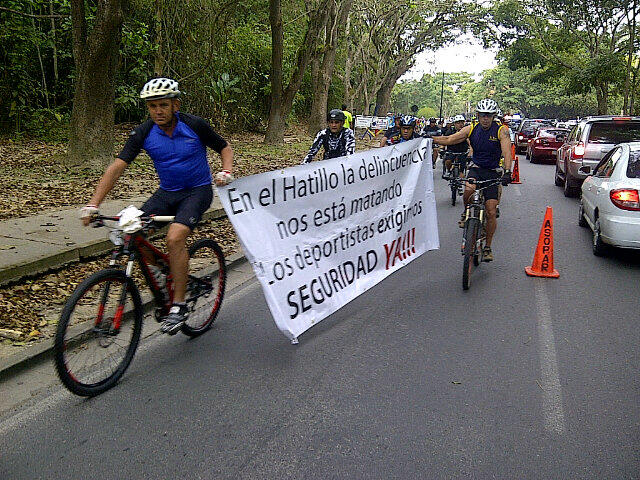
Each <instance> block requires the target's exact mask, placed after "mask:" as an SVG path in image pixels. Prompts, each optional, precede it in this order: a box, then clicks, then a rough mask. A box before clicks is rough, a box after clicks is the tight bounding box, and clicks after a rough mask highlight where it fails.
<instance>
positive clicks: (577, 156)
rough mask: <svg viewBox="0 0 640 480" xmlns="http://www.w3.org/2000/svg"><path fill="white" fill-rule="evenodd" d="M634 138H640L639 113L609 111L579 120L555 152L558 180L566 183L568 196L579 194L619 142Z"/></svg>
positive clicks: (561, 184) (631, 140) (633, 139)
mask: <svg viewBox="0 0 640 480" xmlns="http://www.w3.org/2000/svg"><path fill="white" fill-rule="evenodd" d="M633 141H640V117H623V116H616V115H608V116H598V117H587V118H585V119H583V120H580V122H578V124H577V125H576V126H575V127H574V128H573V130H571V133H569V136H568V137H567V139H566V140H565V142H564V144H563V145H562V146H561V147H560V148H559V149H558V152H557V154H556V173H555V184H556V185H558V186H561V187H563V189H564V194H565V196H567V197H573V196H575V195H577V194H578V192H579V191H580V185H581V184H582V182H583V181H584V179H585V178H587V175H588V174H589V173H590V172H592V171H593V169H594V168H595V166H596V165H598V163H599V162H600V160H602V157H604V156H605V155H606V154H607V153H608V152H609V151H610V150H611V149H612V148H613V147H614V146H615V145H617V144H618V143H623V142H633ZM583 167H585V168H583ZM586 167H588V168H586Z"/></svg>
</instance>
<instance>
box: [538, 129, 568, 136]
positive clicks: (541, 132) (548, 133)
mask: <svg viewBox="0 0 640 480" xmlns="http://www.w3.org/2000/svg"><path fill="white" fill-rule="evenodd" d="M567 133H569V130H546V129H544V130H543V129H540V130H539V131H538V134H539V135H540V136H543V135H544V136H545V137H556V136H558V135H566V134H567Z"/></svg>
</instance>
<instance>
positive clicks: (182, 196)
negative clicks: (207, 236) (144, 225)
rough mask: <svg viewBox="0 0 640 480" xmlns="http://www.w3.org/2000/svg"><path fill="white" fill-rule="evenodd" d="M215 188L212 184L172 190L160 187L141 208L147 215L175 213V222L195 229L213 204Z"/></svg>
mask: <svg viewBox="0 0 640 480" xmlns="http://www.w3.org/2000/svg"><path fill="white" fill-rule="evenodd" d="M212 201H213V188H212V187H211V185H203V186H201V187H195V188H190V189H187V190H179V191H177V192H170V191H168V190H163V189H161V188H159V189H158V190H157V191H156V193H154V194H153V195H152V196H151V198H149V200H147V201H146V202H144V205H142V208H141V210H142V211H143V212H144V213H146V214H147V215H175V217H176V219H175V220H174V222H175V223H180V224H182V225H186V226H187V227H189V228H190V229H191V230H193V229H194V228H195V227H196V225H197V224H198V222H199V221H200V220H201V219H202V215H203V214H204V212H206V211H207V209H208V208H209V207H210V206H211V202H212Z"/></svg>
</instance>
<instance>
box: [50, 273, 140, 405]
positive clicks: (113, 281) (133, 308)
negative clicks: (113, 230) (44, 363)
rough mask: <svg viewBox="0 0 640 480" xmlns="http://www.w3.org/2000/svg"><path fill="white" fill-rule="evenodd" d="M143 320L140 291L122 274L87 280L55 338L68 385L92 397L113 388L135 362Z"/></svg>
mask: <svg viewBox="0 0 640 480" xmlns="http://www.w3.org/2000/svg"><path fill="white" fill-rule="evenodd" d="M142 318H143V311H142V301H141V299H140V293H139V292H138V288H137V287H136V285H135V284H134V283H133V280H131V279H130V278H128V277H127V276H126V275H125V273H124V272H123V271H122V270H118V269H107V270H102V271H100V272H96V273H94V274H93V275H91V276H90V277H89V278H87V279H86V280H84V281H83V282H82V283H81V284H80V285H79V286H78V288H76V290H75V292H73V294H72V295H71V296H70V297H69V299H68V300H67V303H66V304H65V306H64V308H63V310H62V315H61V316H60V321H59V322H58V327H57V330H56V336H55V340H54V363H55V367H56V371H57V373H58V376H59V377H60V380H61V381H62V383H63V384H64V386H65V387H67V388H68V389H69V390H70V391H71V392H73V393H75V394H76V395H81V396H86V397H91V396H94V395H98V394H100V393H102V392H104V391H105V390H108V389H109V388H111V387H113V386H114V385H115V384H116V382H117V381H118V380H119V379H120V377H122V375H123V374H124V372H125V370H126V369H127V367H128V366H129V364H130V363H131V360H132V359H133V355H134V353H135V351H136V348H137V347H138V342H139V341H140V334H141V332H142Z"/></svg>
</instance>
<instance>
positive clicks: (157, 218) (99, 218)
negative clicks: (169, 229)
mask: <svg viewBox="0 0 640 480" xmlns="http://www.w3.org/2000/svg"><path fill="white" fill-rule="evenodd" d="M175 218H176V217H175V216H174V215H142V216H140V220H142V222H143V223H144V224H145V225H147V224H150V223H152V222H162V223H169V222H173V221H174V220H175ZM105 220H107V221H110V222H117V221H119V220H120V217H119V216H109V215H96V216H95V220H92V223H93V226H94V227H96V228H97V227H102V226H104V223H103V222H104V221H105Z"/></svg>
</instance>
